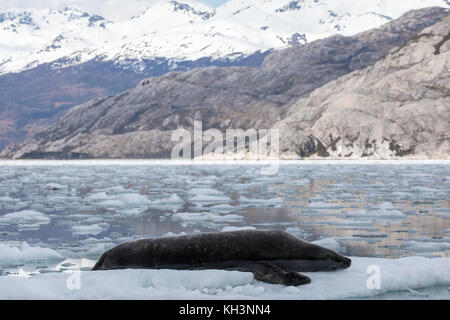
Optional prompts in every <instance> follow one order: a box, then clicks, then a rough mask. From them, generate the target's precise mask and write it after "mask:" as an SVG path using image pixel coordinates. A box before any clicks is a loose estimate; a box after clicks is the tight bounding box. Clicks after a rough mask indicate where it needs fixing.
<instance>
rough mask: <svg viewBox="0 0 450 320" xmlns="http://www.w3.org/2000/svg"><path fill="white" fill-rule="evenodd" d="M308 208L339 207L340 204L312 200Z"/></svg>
mask: <svg viewBox="0 0 450 320" xmlns="http://www.w3.org/2000/svg"><path fill="white" fill-rule="evenodd" d="M308 208H310V209H314V210H317V209H341V208H342V206H341V205H340V204H338V203H328V202H323V201H313V202H311V203H310V204H308Z"/></svg>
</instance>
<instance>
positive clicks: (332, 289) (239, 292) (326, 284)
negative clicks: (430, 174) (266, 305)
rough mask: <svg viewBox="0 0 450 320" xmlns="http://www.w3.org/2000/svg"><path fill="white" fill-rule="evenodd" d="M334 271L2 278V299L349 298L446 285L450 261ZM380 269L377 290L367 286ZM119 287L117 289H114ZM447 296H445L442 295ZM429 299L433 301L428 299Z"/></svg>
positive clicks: (361, 263)
mask: <svg viewBox="0 0 450 320" xmlns="http://www.w3.org/2000/svg"><path fill="white" fill-rule="evenodd" d="M351 259H352V265H351V267H350V268H348V269H345V270H339V271H336V272H311V273H305V274H306V275H307V276H309V277H311V279H312V282H311V283H310V284H308V285H305V286H301V287H285V286H281V285H272V284H267V283H262V282H259V281H255V280H254V277H253V275H252V274H251V273H246V272H237V271H223V270H201V271H185V270H115V271H96V272H85V271H82V272H81V279H82V287H81V290H69V289H68V288H67V286H66V283H67V280H68V278H69V277H70V275H71V274H70V273H69V274H68V273H58V274H42V275H36V276H33V277H31V278H17V277H8V276H3V277H0V287H1V288H2V290H0V299H202V300H204V299H227V300H238V299H295V300H299V299H352V298H369V297H373V296H376V295H379V294H385V293H389V292H404V297H406V298H407V297H408V295H409V294H410V290H423V288H431V287H436V286H442V287H448V286H449V285H450V259H448V258H436V259H428V258H424V257H407V258H401V259H381V258H360V257H352V258H351ZM374 265H375V266H378V267H379V271H380V289H374V290H372V289H370V288H368V286H367V279H368V274H367V270H368V267H369V266H374ZM114 288H120V290H113V289H114ZM445 294H446V295H448V292H445ZM431 298H433V297H431Z"/></svg>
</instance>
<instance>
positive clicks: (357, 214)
mask: <svg viewBox="0 0 450 320" xmlns="http://www.w3.org/2000/svg"><path fill="white" fill-rule="evenodd" d="M344 215H345V216H346V217H354V218H360V219H377V218H382V219H383V218H390V219H404V218H406V215H405V214H404V213H403V212H401V211H400V210H397V209H396V208H394V207H393V206H392V204H390V203H383V204H381V205H379V206H377V207H375V208H373V209H371V210H370V211H365V210H360V211H348V212H345V213H344Z"/></svg>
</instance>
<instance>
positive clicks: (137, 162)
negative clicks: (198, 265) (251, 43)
mask: <svg viewBox="0 0 450 320" xmlns="http://www.w3.org/2000/svg"><path fill="white" fill-rule="evenodd" d="M402 164H403V165H450V159H431V160H413V159H410V160H406V159H405V160H402V159H398V160H392V159H391V160H360V159H355V160H320V159H316V160H171V159H153V160H152V159H95V160H94V159H89V160H0V167H2V166H10V167H14V166H18V167H19V166H23V167H26V166H200V165H208V166H214V165H228V166H233V165H240V166H244V165H249V166H258V165H261V166H264V165H281V166H285V165H402Z"/></svg>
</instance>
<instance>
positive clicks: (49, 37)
mask: <svg viewBox="0 0 450 320" xmlns="http://www.w3.org/2000/svg"><path fill="white" fill-rule="evenodd" d="M429 6H442V7H447V8H450V5H449V4H448V1H447V0H402V1H398V0H395V1H394V0H375V1H373V0H363V1H353V0H229V1H228V2H226V3H225V4H224V5H222V6H221V7H219V8H216V9H213V8H211V7H209V6H207V5H205V4H203V3H200V2H197V1H194V0H170V1H158V2H154V3H152V4H151V5H150V6H149V7H148V8H147V9H146V10H145V11H144V12H143V13H141V14H140V15H137V16H135V17H133V18H131V19H128V20H124V21H117V22H112V21H108V20H106V19H104V18H103V17H101V16H98V15H95V14H89V13H86V12H83V11H82V10H80V9H78V8H76V7H68V8H65V9H63V10H35V9H31V10H22V11H18V10H10V11H8V12H5V13H0V74H4V73H8V72H19V71H22V70H24V69H29V68H32V67H34V66H36V65H39V64H42V63H52V65H53V66H54V67H55V68H61V67H65V66H68V65H73V64H78V63H82V62H86V61H89V60H92V59H100V60H105V61H114V62H115V63H116V64H118V65H124V66H125V65H129V64H130V63H135V62H139V61H142V60H144V59H155V58H161V57H162V58H165V59H168V60H173V61H182V60H191V61H192V60H197V59H200V58H205V57H207V58H212V59H222V58H225V57H229V58H232V59H233V58H236V57H239V56H245V55H249V54H252V53H254V52H256V51H265V50H270V49H280V48H283V47H287V46H292V45H300V44H303V43H305V42H310V41H313V40H316V39H320V38H324V37H327V36H330V35H333V34H336V33H340V34H343V35H352V34H355V33H358V32H361V31H364V30H368V29H371V28H374V27H377V26H380V25H382V24H384V23H386V22H389V21H390V20H392V19H395V18H398V17H399V16H400V15H401V14H403V13H405V12H406V11H409V10H411V9H418V8H423V7H429Z"/></svg>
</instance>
